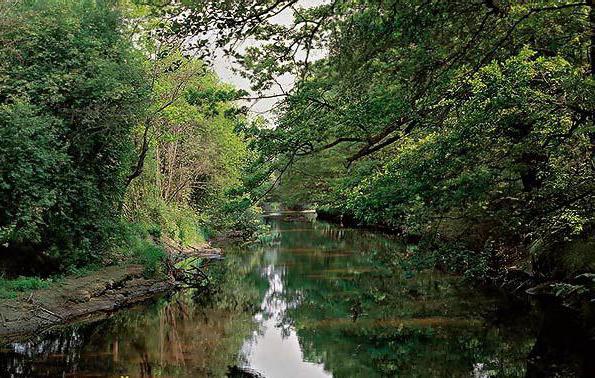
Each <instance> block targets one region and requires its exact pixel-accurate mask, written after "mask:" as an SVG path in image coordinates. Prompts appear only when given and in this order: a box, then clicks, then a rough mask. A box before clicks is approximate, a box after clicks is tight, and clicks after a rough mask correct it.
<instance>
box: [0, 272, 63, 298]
mask: <svg viewBox="0 0 595 378" xmlns="http://www.w3.org/2000/svg"><path fill="white" fill-rule="evenodd" d="M50 282H51V280H49V279H48V280H44V279H41V278H39V277H18V278H15V279H5V278H0V299H11V298H15V297H16V296H17V295H18V294H19V293H23V292H27V291H32V290H38V289H45V288H47V287H48V286H49V284H50Z"/></svg>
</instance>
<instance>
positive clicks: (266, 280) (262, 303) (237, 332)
mask: <svg viewBox="0 0 595 378" xmlns="http://www.w3.org/2000/svg"><path fill="white" fill-rule="evenodd" d="M272 227H273V232H274V233H275V235H276V236H275V237H274V238H272V240H273V242H271V243H270V244H269V245H265V246H259V247H253V248H247V247H228V248H226V253H227V257H226V259H225V260H224V261H223V262H221V263H220V264H217V265H213V266H212V270H211V271H210V274H211V275H212V276H213V282H214V286H213V288H214V289H213V291H212V292H210V293H208V294H201V293H199V292H197V291H185V292H181V293H178V294H176V295H174V296H172V297H169V298H161V299H158V300H156V301H154V302H153V303H151V304H147V305H143V306H139V307H137V308H134V309H130V310H126V311H122V312H119V313H117V314H115V315H114V316H112V317H110V318H109V319H104V320H101V321H96V322H93V323H90V324H86V325H78V326H74V327H70V328H67V329H65V330H61V331H55V332H52V333H49V334H47V335H42V336H39V337H37V338H34V339H33V340H31V341H27V342H20V343H13V344H10V345H8V346H7V347H6V348H5V349H3V350H2V351H1V352H0V363H1V364H2V366H0V371H2V372H7V373H8V374H9V375H10V374H12V375H14V376H22V377H34V376H61V375H63V374H65V375H68V374H71V375H73V374H76V375H77V376H91V375H95V376H97V375H99V376H102V375H108V376H120V375H124V376H126V375H129V376H131V377H132V376H145V377H147V376H168V377H173V376H178V377H203V376H215V377H221V376H225V375H229V376H238V377H239V376H242V377H246V376H258V374H263V375H264V376H266V377H268V378H274V377H279V376H281V377H284V378H286V377H292V376H293V377H300V376H301V377H304V376H308V377H316V376H324V377H327V376H333V377H381V376H399V377H420V376H421V377H426V376H427V377H442V376H448V377H463V376H464V377H469V376H474V377H496V376H497V377H500V376H506V377H518V376H524V375H527V374H528V375H529V376H535V377H537V376H547V375H548V374H549V375H550V376H554V374H556V373H555V372H556V371H558V372H564V373H565V374H566V373H568V374H571V375H572V374H574V375H577V374H581V373H582V374H583V376H585V374H589V372H590V371H591V370H589V369H592V366H591V367H589V366H590V365H589V364H591V365H592V362H590V361H591V360H592V358H588V356H587V355H588V353H589V348H591V350H592V343H591V344H589V343H586V344H576V345H580V346H581V347H582V349H586V350H585V351H581V349H580V347H576V348H569V347H568V346H569V345H570V344H567V343H566V342H567V341H568V340H566V339H565V337H564V335H562V334H560V333H559V332H558V334H552V333H551V332H550V330H551V329H554V328H557V329H560V324H562V323H563V324H568V322H566V321H565V320H563V319H560V318H559V317H558V316H556V317H555V318H551V317H547V316H546V318H545V320H546V321H545V322H543V327H541V330H539V328H540V322H539V321H538V319H536V318H535V317H533V316H530V315H524V316H520V317H519V316H517V315H515V314H517V313H525V314H526V313H527V312H528V311H527V309H526V308H525V309H523V310H522V311H520V312H519V311H516V310H515V309H514V308H513V307H506V306H504V305H505V304H506V302H502V301H501V300H500V299H497V298H496V297H495V296H493V295H486V294H481V293H479V292H477V291H474V290H472V289H469V288H468V287H467V285H466V284H464V283H462V282H461V281H460V279H459V278H456V277H449V276H445V275H442V274H439V273H437V272H435V271H432V270H422V271H412V270H411V269H410V265H408V263H409V262H410V256H411V254H409V253H408V252H407V250H406V248H405V246H403V245H402V244H400V243H399V242H398V241H396V240H394V239H391V238H389V237H384V236H381V235H378V234H374V233H371V232H365V231H361V230H350V229H341V228H337V227H335V226H332V225H328V224H326V223H321V222H315V223H284V222H273V223H272ZM542 312H545V313H546V314H547V313H549V311H542ZM552 327H553V328H552ZM566 329H568V328H566ZM537 335H539V337H538V338H537ZM568 335H570V336H571V337H573V338H574V340H576V339H580V337H579V336H577V335H578V333H576V332H574V333H572V332H566V336H568ZM585 335H586V334H585ZM565 340H566V341H565ZM536 341H537V342H536ZM585 346H587V348H585ZM564 350H566V352H564V353H561V351H564ZM553 356H556V359H553ZM569 361H570V363H569ZM554 364H556V365H560V366H561V365H565V366H564V368H563V369H558V370H556V369H555V368H554V367H553V365H554ZM527 365H528V366H529V367H528V368H527ZM586 376H588V375H586Z"/></svg>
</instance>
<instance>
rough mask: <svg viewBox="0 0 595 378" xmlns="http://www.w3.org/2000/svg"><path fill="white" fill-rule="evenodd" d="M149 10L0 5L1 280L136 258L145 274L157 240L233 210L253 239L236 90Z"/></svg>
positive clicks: (227, 222) (87, 4) (189, 233)
mask: <svg viewBox="0 0 595 378" xmlns="http://www.w3.org/2000/svg"><path fill="white" fill-rule="evenodd" d="M150 10H151V8H150V7H148V6H144V5H136V4H134V3H133V2H127V1H92V0H80V1H62V0H31V1H7V2H2V4H0V58H1V59H0V60H1V62H0V245H1V247H0V253H1V255H0V258H1V260H2V265H3V269H2V271H7V274H8V275H9V276H14V275H17V274H21V273H23V274H40V275H51V274H62V273H64V272H71V273H73V274H77V275H79V274H83V273H84V272H85V271H87V270H88V269H89V268H88V267H89V266H91V267H97V266H104V265H107V264H113V263H118V262H121V261H130V260H131V259H132V261H139V262H142V263H143V264H145V265H146V267H147V274H149V275H152V274H158V273H159V272H160V271H161V265H162V264H161V262H162V260H163V259H164V257H165V255H166V251H165V250H164V248H163V247H162V246H161V244H162V241H166V242H167V243H169V244H171V243H175V244H179V245H181V246H183V247H186V246H199V245H200V244H202V243H204V241H205V237H206V236H207V234H208V235H212V234H215V233H218V232H221V231H224V230H225V229H227V228H229V227H232V226H238V224H237V222H236V221H235V220H236V219H241V218H242V217H243V218H245V219H244V221H245V222H244V224H243V225H242V226H244V225H245V229H246V230H248V231H247V232H246V233H245V236H246V237H253V236H254V235H253V233H254V232H255V231H256V230H257V228H258V227H255V226H254V224H256V225H258V223H257V222H256V221H255V219H256V218H255V217H256V216H257V212H256V211H255V210H254V209H251V206H252V202H251V201H249V200H246V198H245V195H240V196H238V195H237V193H238V190H236V188H238V187H239V186H241V184H242V183H241V176H242V172H243V170H244V167H245V166H246V164H247V163H248V161H249V159H250V156H251V155H250V154H249V151H248V147H247V140H246V137H245V136H244V135H243V134H242V133H241V132H240V131H239V130H240V129H242V128H244V125H245V124H247V123H248V122H249V121H248V120H247V118H246V116H245V112H244V110H243V109H242V108H239V107H238V106H236V105H235V104H234V100H235V99H236V98H237V97H238V96H240V95H241V93H240V92H237V91H236V90H234V89H233V88H232V87H230V86H227V85H224V84H222V83H220V82H219V80H218V78H217V77H216V76H215V74H214V73H213V72H212V71H211V69H209V68H208V67H207V66H206V65H205V64H204V63H203V62H202V61H201V60H200V59H198V58H194V57H192V56H189V55H187V54H183V53H182V52H181V51H180V50H179V46H180V43H181V41H182V40H181V39H176V38H168V37H166V36H163V35H159V34H158V33H156V30H157V29H156V28H157V25H158V24H159V20H160V19H159V18H158V17H156V16H154V15H153V14H152V12H151V11H150ZM238 203H239V205H238ZM237 212H239V213H242V214H241V216H239V215H238V216H236V213H237ZM255 222H256V223H255ZM17 284H18V282H17V281H15V283H14V285H17ZM10 285H13V284H10Z"/></svg>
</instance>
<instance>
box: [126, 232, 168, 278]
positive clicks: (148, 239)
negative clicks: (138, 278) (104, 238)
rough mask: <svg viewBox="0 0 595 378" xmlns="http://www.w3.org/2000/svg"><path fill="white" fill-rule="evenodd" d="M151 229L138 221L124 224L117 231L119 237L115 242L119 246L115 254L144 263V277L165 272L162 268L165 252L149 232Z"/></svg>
mask: <svg viewBox="0 0 595 378" xmlns="http://www.w3.org/2000/svg"><path fill="white" fill-rule="evenodd" d="M153 231H154V228H153V227H145V226H144V225H142V224H139V223H130V224H126V225H124V226H123V227H122V229H121V230H120V232H119V238H120V239H119V241H118V243H117V244H118V246H119V248H120V250H118V251H117V252H116V254H117V256H120V258H124V259H128V258H132V259H133V260H134V261H136V262H137V263H139V264H142V265H144V267H145V271H144V274H145V276H146V277H155V276H158V275H160V274H162V273H165V272H164V271H163V270H162V269H163V261H164V260H165V258H166V253H165V251H164V250H163V248H162V247H161V246H159V245H157V244H156V240H155V239H154V238H153V236H152V235H151V233H150V232H153Z"/></svg>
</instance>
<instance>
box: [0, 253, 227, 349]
mask: <svg viewBox="0 0 595 378" xmlns="http://www.w3.org/2000/svg"><path fill="white" fill-rule="evenodd" d="M164 244H165V245H164V247H165V249H166V250H167V251H168V255H169V260H168V262H167V263H168V264H166V265H173V264H175V263H176V262H178V261H181V260H183V259H184V258H188V257H202V258H206V259H212V258H220V256H221V251H220V250H219V249H216V248H211V247H210V246H208V245H205V246H202V247H200V248H190V249H182V248H179V247H174V246H173V245H171V244H170V245H168V243H164ZM177 270H179V269H176V271H172V272H169V273H168V274H166V275H163V276H161V277H157V278H148V277H146V276H145V267H144V266H143V265H139V264H123V265H116V266H109V267H105V268H102V269H100V270H97V271H94V272H92V273H90V274H88V275H85V276H82V277H77V276H71V277H66V278H64V279H60V280H59V281H58V282H55V283H53V284H51V285H50V287H49V288H47V289H40V290H35V291H32V292H28V293H23V294H21V295H19V296H18V297H16V298H14V299H6V300H2V301H0V341H10V340H14V339H19V338H22V337H24V336H26V335H29V334H34V333H39V332H42V331H45V330H48V329H51V328H53V327H58V326H61V325H64V324H67V323H72V322H76V321H84V320H89V319H97V318H101V317H102V316H106V315H107V314H109V313H110V312H113V311H115V310H118V309H120V308H123V307H127V306H130V305H132V304H135V303H139V302H143V301H146V300H148V299H150V298H152V297H155V296H157V295H159V294H164V293H168V292H171V291H174V290H176V289H178V288H181V287H182V286H184V285H185V284H184V283H183V282H182V281H181V279H180V277H178V276H179V274H180V272H177ZM176 277H177V278H176Z"/></svg>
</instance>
